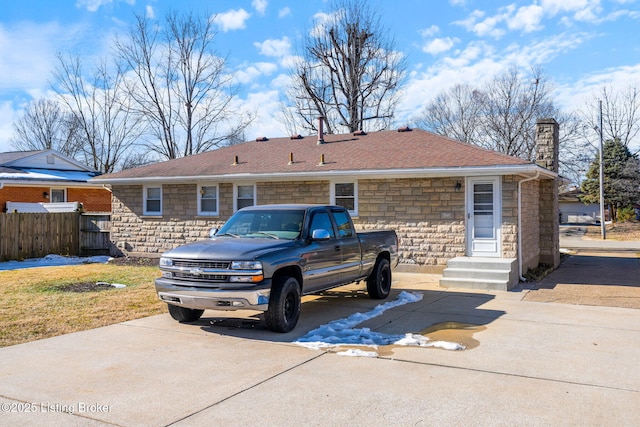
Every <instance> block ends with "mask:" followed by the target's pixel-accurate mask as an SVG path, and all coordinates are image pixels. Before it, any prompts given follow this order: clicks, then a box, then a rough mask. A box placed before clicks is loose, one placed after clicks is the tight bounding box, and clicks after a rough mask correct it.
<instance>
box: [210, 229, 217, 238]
mask: <svg viewBox="0 0 640 427" xmlns="http://www.w3.org/2000/svg"><path fill="white" fill-rule="evenodd" d="M217 233H218V229H217V228H215V227H214V228H212V229H211V230H209V238H210V239H213V238H214V237H215V235H216V234H217Z"/></svg>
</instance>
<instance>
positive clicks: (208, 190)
mask: <svg viewBox="0 0 640 427" xmlns="http://www.w3.org/2000/svg"><path fill="white" fill-rule="evenodd" d="M198 215H218V186H217V185H202V186H200V187H199V188H198Z"/></svg>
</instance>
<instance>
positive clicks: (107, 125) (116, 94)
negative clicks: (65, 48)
mask: <svg viewBox="0 0 640 427" xmlns="http://www.w3.org/2000/svg"><path fill="white" fill-rule="evenodd" d="M52 86H53V87H54V89H55V90H56V92H57V93H58V95H59V96H60V99H61V100H62V102H64V104H65V105H66V106H67V108H68V109H69V111H70V112H71V114H72V115H73V117H74V120H75V121H76V123H77V125H78V126H79V132H78V134H77V138H78V139H79V145H80V147H81V156H82V157H83V159H82V160H83V161H84V163H86V164H87V165H91V166H92V167H93V168H94V169H96V170H98V171H101V172H104V173H108V172H113V171H115V170H116V169H117V168H118V167H120V164H121V163H122V162H124V161H125V160H126V156H127V155H129V154H130V152H131V150H132V149H133V148H134V147H135V144H136V143H137V142H138V140H139V138H140V135H141V134H142V132H143V127H142V124H141V121H140V119H139V118H138V117H136V116H134V115H133V114H132V112H131V107H130V105H129V99H128V98H127V96H126V92H125V91H124V74H123V72H122V70H121V69H120V68H119V67H118V66H114V67H111V68H109V67H108V66H107V64H106V63H105V62H102V63H101V64H99V65H97V66H96V67H95V69H94V70H93V73H92V74H91V75H90V78H89V80H87V79H86V78H85V74H84V70H83V66H82V63H81V61H80V58H79V57H78V56H71V55H68V56H65V55H62V54H61V55H58V66H57V68H56V69H55V70H54V73H53V83H52ZM76 157H77V156H76Z"/></svg>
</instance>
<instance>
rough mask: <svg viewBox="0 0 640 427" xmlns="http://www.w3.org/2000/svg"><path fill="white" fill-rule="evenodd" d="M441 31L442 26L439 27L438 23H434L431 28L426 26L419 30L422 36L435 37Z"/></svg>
mask: <svg viewBox="0 0 640 427" xmlns="http://www.w3.org/2000/svg"><path fill="white" fill-rule="evenodd" d="M439 32H440V27H438V26H437V25H432V26H430V27H429V28H424V29H422V30H419V31H418V33H419V34H420V35H421V36H422V37H433V36H435V35H436V34H438V33H439Z"/></svg>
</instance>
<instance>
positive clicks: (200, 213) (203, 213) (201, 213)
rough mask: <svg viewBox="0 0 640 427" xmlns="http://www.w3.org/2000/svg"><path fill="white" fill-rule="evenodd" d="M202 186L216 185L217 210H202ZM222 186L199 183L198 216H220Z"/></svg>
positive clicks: (214, 185) (211, 185)
mask: <svg viewBox="0 0 640 427" xmlns="http://www.w3.org/2000/svg"><path fill="white" fill-rule="evenodd" d="M202 187H214V188H215V189H216V207H215V211H203V210H202ZM219 212H220V188H219V187H218V184H207V183H204V184H198V216H218V215H219V214H220V213H219Z"/></svg>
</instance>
